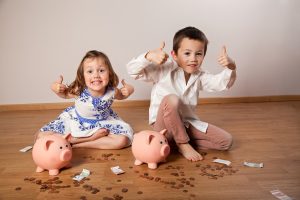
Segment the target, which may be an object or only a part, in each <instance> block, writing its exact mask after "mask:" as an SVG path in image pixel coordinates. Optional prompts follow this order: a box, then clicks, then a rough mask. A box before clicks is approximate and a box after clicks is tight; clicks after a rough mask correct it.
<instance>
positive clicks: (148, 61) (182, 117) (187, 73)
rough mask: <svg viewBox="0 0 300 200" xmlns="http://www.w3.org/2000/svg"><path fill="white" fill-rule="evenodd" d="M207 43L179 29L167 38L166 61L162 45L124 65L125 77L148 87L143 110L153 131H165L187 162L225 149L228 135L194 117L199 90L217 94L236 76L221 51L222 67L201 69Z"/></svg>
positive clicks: (229, 139)
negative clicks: (170, 43)
mask: <svg viewBox="0 0 300 200" xmlns="http://www.w3.org/2000/svg"><path fill="white" fill-rule="evenodd" d="M207 44H208V40H207V38H206V36H205V35H204V33H203V32H201V31H200V30H198V29H197V28H194V27H186V28H183V29H181V30H179V31H178V32H177V33H176V34H175V36H174V39H173V50H172V52H171V55H172V58H173V59H169V58H168V57H169V56H168V54H166V53H165V52H164V51H163V48H164V46H165V44H164V43H162V44H161V46H160V48H158V49H155V50H151V51H149V52H147V53H145V54H142V55H140V56H139V57H137V58H136V59H133V60H131V61H130V62H129V63H128V64H127V70H128V73H129V74H130V75H131V76H132V77H134V78H135V79H137V80H143V81H148V82H152V83H153V88H152V91H151V103H150V108H149V123H150V124H151V125H152V126H153V129H154V130H156V131H160V130H162V129H165V128H166V129H167V130H168V134H167V138H168V140H169V141H170V142H172V141H174V142H175V143H176V145H177V147H178V150H179V152H180V153H181V154H182V155H183V156H184V157H185V158H186V159H188V160H191V161H199V160H202V159H203V158H202V156H201V155H200V154H199V153H198V152H197V151H196V150H195V149H194V147H193V146H192V144H193V145H195V147H196V148H197V149H218V150H227V149H229V148H230V147H231V145H232V136H231V135H230V134H229V133H228V132H226V131H225V130H223V129H221V128H219V127H216V126H214V125H212V124H209V123H207V122H203V121H201V120H200V119H199V118H198V117H197V115H196V114H195V113H194V110H195V107H196V106H197V102H198V97H199V91H200V90H204V91H209V92H213V91H222V90H226V89H228V88H230V87H231V86H232V85H233V83H234V81H235V78H236V71H235V69H236V65H235V63H234V61H233V60H232V59H231V58H229V57H228V55H227V52H226V48H225V47H223V49H222V53H221V55H220V57H219V59H218V62H219V64H220V65H222V66H224V67H225V69H224V70H223V71H222V72H220V73H219V74H216V75H213V74H210V73H208V72H205V71H202V69H201V64H202V62H203V59H204V56H205V54H206V50H207Z"/></svg>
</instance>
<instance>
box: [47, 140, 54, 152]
mask: <svg viewBox="0 0 300 200" xmlns="http://www.w3.org/2000/svg"><path fill="white" fill-rule="evenodd" d="M53 142H54V141H53V140H47V141H46V143H45V150H46V151H48V149H49V147H50V145H51V144H52V143H53Z"/></svg>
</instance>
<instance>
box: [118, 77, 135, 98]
mask: <svg viewBox="0 0 300 200" xmlns="http://www.w3.org/2000/svg"><path fill="white" fill-rule="evenodd" d="M121 83H122V85H123V87H122V88H121V89H120V91H121V93H122V95H123V96H124V97H125V98H127V97H129V96H130V95H131V94H132V93H133V92H134V88H133V86H132V85H129V84H127V83H126V82H125V80H124V79H123V80H122V81H121Z"/></svg>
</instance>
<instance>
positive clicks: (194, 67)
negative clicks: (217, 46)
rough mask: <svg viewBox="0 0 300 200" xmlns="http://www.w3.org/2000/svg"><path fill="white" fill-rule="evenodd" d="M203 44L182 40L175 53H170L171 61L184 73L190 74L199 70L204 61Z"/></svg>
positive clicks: (191, 40) (186, 39)
mask: <svg viewBox="0 0 300 200" xmlns="http://www.w3.org/2000/svg"><path fill="white" fill-rule="evenodd" d="M204 47H205V45H204V43H203V42H200V41H198V40H193V39H189V38H183V40H182V41H181V43H180V47H179V49H178V51H177V53H176V52H174V51H172V56H173V59H174V60H175V61H176V62H177V64H178V66H179V67H181V68H182V69H183V70H184V71H185V72H186V73H188V74H192V73H194V72H196V71H198V70H199V68H200V66H201V64H202V61H203V59H204Z"/></svg>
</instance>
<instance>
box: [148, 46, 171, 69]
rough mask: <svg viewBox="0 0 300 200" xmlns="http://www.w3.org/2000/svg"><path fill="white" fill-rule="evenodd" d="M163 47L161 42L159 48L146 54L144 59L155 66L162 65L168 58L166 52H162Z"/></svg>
mask: <svg viewBox="0 0 300 200" xmlns="http://www.w3.org/2000/svg"><path fill="white" fill-rule="evenodd" d="M165 45H166V44H165V42H164V41H163V42H161V43H160V46H159V48H158V49H154V50H151V51H149V52H148V53H147V54H146V56H145V58H146V59H147V60H149V61H150V62H153V63H155V64H157V65H161V64H164V63H165V62H166V61H167V59H168V58H169V55H168V54H167V53H166V52H164V48H165Z"/></svg>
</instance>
